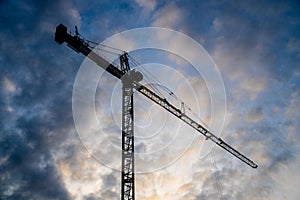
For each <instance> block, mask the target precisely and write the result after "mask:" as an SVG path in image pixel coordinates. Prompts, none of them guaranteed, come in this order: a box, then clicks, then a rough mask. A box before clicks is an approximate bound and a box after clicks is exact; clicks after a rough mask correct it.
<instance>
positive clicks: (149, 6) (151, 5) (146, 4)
mask: <svg viewBox="0 0 300 200" xmlns="http://www.w3.org/2000/svg"><path fill="white" fill-rule="evenodd" d="M135 2H136V3H137V4H139V6H141V7H142V8H144V9H145V10H147V11H153V10H154V9H155V7H156V0H150V1H149V0H148V1H147V0H135Z"/></svg>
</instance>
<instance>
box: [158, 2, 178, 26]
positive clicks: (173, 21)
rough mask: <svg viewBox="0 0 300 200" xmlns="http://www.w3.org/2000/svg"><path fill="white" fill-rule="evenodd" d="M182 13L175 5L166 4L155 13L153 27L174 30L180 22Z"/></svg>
mask: <svg viewBox="0 0 300 200" xmlns="http://www.w3.org/2000/svg"><path fill="white" fill-rule="evenodd" d="M182 17H183V16H182V11H181V9H180V8H178V7H177V6H176V4H175V3H170V4H166V5H165V6H164V7H163V8H161V9H159V10H157V11H156V13H155V14H154V17H153V18H154V19H153V23H152V25H153V26H157V27H164V28H175V27H177V26H178V25H179V24H180V22H182Z"/></svg>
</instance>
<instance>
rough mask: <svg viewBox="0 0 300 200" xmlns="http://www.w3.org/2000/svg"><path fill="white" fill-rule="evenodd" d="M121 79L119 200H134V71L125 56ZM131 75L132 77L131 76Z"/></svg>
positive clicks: (122, 62) (121, 60)
mask: <svg viewBox="0 0 300 200" xmlns="http://www.w3.org/2000/svg"><path fill="white" fill-rule="evenodd" d="M120 64H121V68H122V66H123V67H124V68H123V72H125V73H126V74H125V75H124V76H123V77H122V172H121V173H122V177H121V195H122V196H121V199H122V200H134V196H135V195H134V115H133V79H134V78H136V76H135V74H134V73H135V71H130V67H129V63H128V57H127V54H126V53H125V54H123V55H121V56H120ZM132 73H133V75H132Z"/></svg>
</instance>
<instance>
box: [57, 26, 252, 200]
mask: <svg viewBox="0 0 300 200" xmlns="http://www.w3.org/2000/svg"><path fill="white" fill-rule="evenodd" d="M55 41H56V42H58V43H59V44H62V43H63V42H66V43H67V44H68V46H69V47H70V48H72V49H73V50H74V51H76V52H77V53H82V54H83V55H85V56H87V57H89V58H90V59H91V60H93V61H94V62H95V63H96V64H97V65H98V66H100V67H101V68H103V69H104V70H106V71H107V72H109V73H110V74H112V75H113V76H115V77H117V78H118V79H121V80H122V184H121V199H122V200H134V120H133V118H134V116H133V111H134V109H133V90H134V89H135V90H137V91H138V92H139V93H141V94H143V95H144V96H145V97H147V98H148V99H150V100H152V101H153V102H155V103H156V104H158V105H159V106H161V107H162V108H164V109H165V110H167V111H168V112H170V113H172V114H173V115H175V116H176V117H177V118H179V119H180V120H182V121H184V122H185V123H186V124H188V125H189V126H190V127H192V128H194V129H195V130H197V131H198V132H199V133H201V134H202V135H204V137H205V138H206V139H207V140H208V139H209V140H211V141H213V142H214V143H215V144H217V145H218V146H220V147H222V148H223V149H224V150H226V151H228V152H229V153H231V154H232V155H234V156H235V157H237V158H238V159H240V160H241V161H243V162H244V163H246V164H247V165H249V166H251V167H252V168H257V164H255V163H254V162H253V161H252V160H250V159H249V158H247V157H246V156H244V155H243V154H241V153H239V152H238V151H237V150H235V149H234V148H232V147H231V146H229V145H228V144H227V143H226V142H225V141H223V140H222V139H221V138H219V137H217V136H216V135H214V134H213V133H211V132H210V131H209V130H208V129H207V128H205V127H203V126H202V125H201V124H199V123H197V122H196V121H194V120H193V119H192V118H191V117H189V116H187V115H186V114H185V113H184V112H183V111H181V110H180V109H179V108H176V107H175V106H173V105H172V104H170V103H169V102H168V101H167V100H166V99H164V98H162V97H160V96H159V95H158V94H156V93H155V92H153V91H152V90H150V89H149V88H147V87H145V86H143V85H142V84H140V83H139V82H140V81H141V80H142V79H143V76H142V74H141V73H140V72H138V71H135V70H130V66H129V63H128V57H127V53H124V54H122V55H121V56H120V65H121V69H119V68H118V67H116V66H114V65H112V64H110V63H109V62H107V61H106V60H105V59H104V58H102V57H101V56H99V55H98V54H96V53H95V52H93V51H92V49H91V48H90V47H89V44H88V43H87V42H85V40H84V39H82V38H80V37H79V35H78V34H76V35H72V34H71V33H68V31H67V27H65V26H64V25H62V24H60V25H58V26H57V27H56V32H55Z"/></svg>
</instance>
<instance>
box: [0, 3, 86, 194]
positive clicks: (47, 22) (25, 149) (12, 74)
mask: <svg viewBox="0 0 300 200" xmlns="http://www.w3.org/2000/svg"><path fill="white" fill-rule="evenodd" d="M0 6H1V7H0V13H1V14H0V20H1V23H0V28H1V32H0V49H1V75H0V82H1V83H3V81H4V80H5V79H9V80H10V81H11V82H13V84H14V85H15V86H16V91H15V92H10V93H9V92H3V90H4V89H3V88H2V90H1V91H2V92H1V102H3V104H2V103H1V113H0V115H1V116H0V117H1V136H0V143H1V144H0V154H1V158H3V159H2V160H1V163H0V174H1V175H0V176H1V179H0V180H1V186H0V197H1V199H69V198H70V197H69V194H68V191H66V189H65V187H64V184H63V183H62V181H61V178H60V174H59V172H58V171H57V169H56V167H55V163H54V158H53V152H55V150H57V148H59V145H60V143H62V142H63V141H65V140H67V139H68V138H67V136H68V133H69V131H70V130H72V129H73V128H74V127H73V120H72V113H71V92H72V83H73V80H74V77H75V70H76V69H74V66H77V64H76V65H75V63H76V59H74V61H73V60H71V58H66V57H65V56H64V53H65V52H67V49H66V48H60V47H59V46H58V45H57V44H56V43H55V42H54V40H53V38H54V31H55V30H54V28H55V26H56V25H57V24H58V23H60V22H64V23H66V24H72V25H73V24H74V22H77V21H78V18H77V17H78V16H76V15H72V13H74V12H75V11H72V9H74V8H73V7H72V4H71V3H70V2H69V1H55V2H53V1H18V2H17V1H2V2H1V3H0ZM71 11H72V12H71ZM77 23H78V22H77ZM64 49H65V50H64ZM79 59H80V58H79ZM81 59H82V58H81ZM77 61H78V58H77ZM6 106H10V107H11V108H12V109H13V111H8V110H7V109H6Z"/></svg>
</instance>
